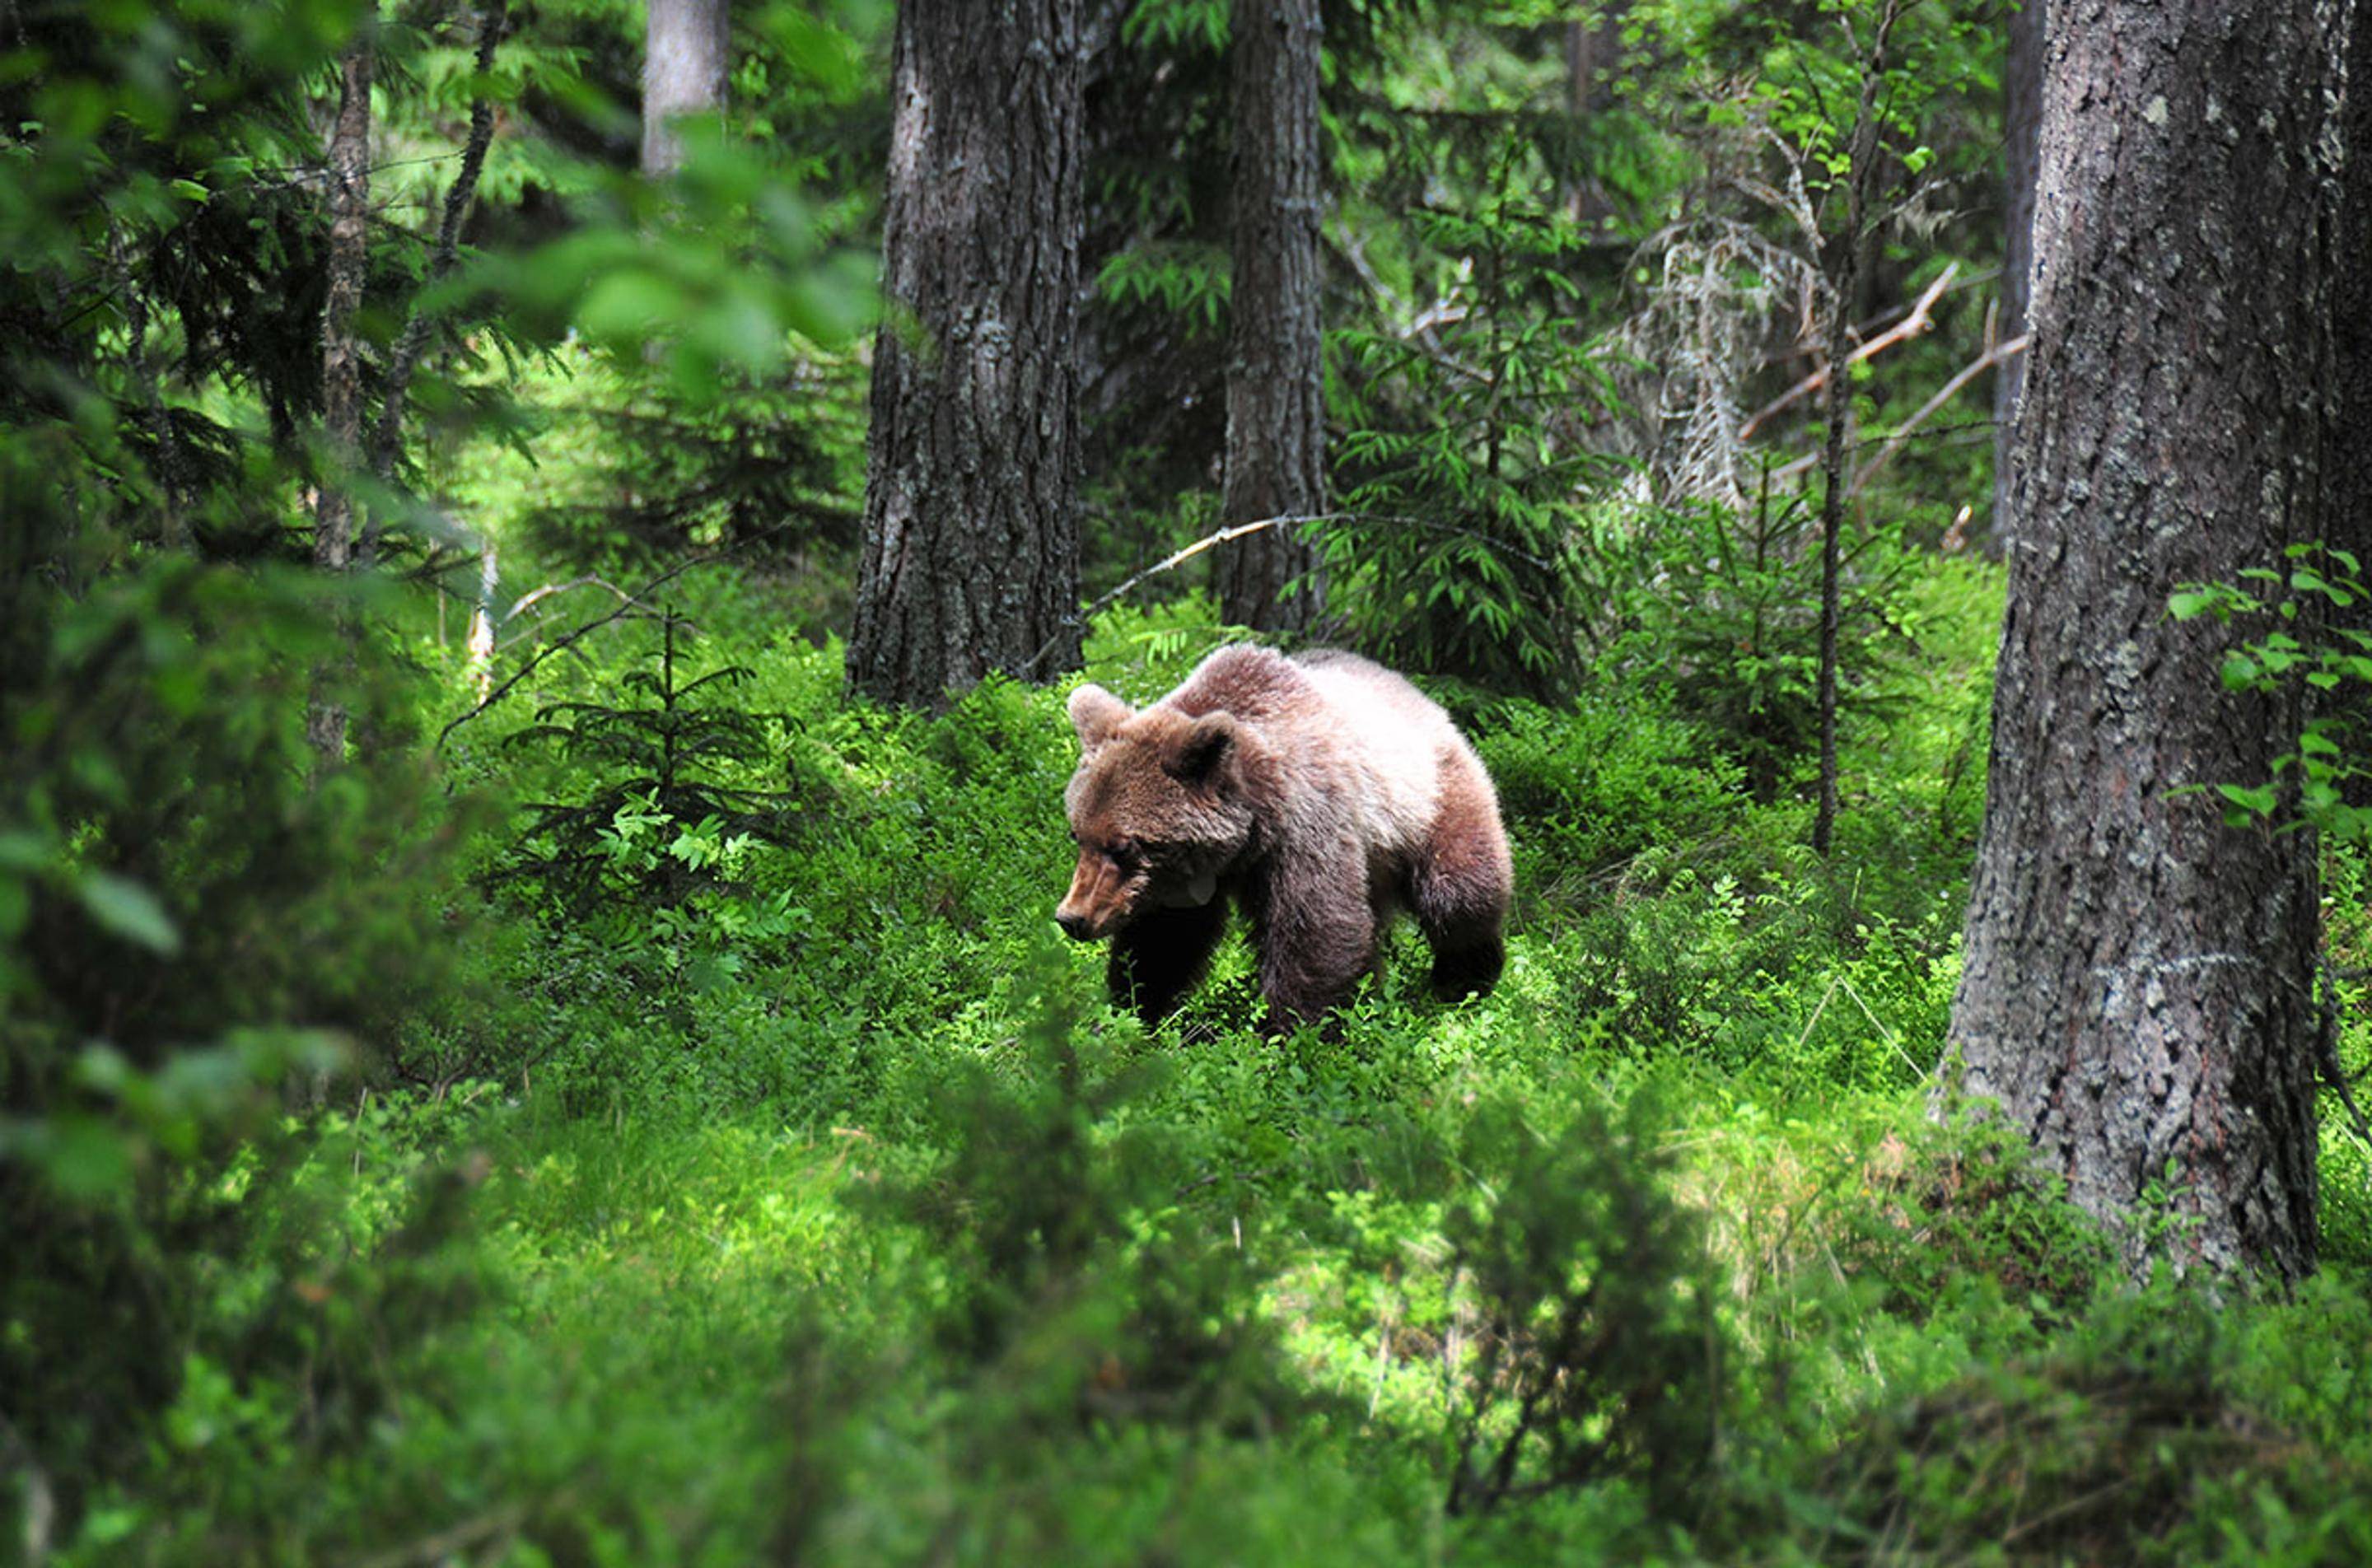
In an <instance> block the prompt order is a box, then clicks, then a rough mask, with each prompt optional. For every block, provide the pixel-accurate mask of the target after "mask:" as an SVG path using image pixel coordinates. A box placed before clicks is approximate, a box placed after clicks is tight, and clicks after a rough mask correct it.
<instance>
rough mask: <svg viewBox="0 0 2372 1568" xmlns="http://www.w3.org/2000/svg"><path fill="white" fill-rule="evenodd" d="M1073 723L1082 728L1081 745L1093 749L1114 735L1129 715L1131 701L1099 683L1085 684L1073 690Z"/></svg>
mask: <svg viewBox="0 0 2372 1568" xmlns="http://www.w3.org/2000/svg"><path fill="white" fill-rule="evenodd" d="M1070 714H1071V727H1072V728H1073V729H1076V730H1077V731H1078V732H1079V749H1080V750H1082V751H1093V750H1094V749H1096V748H1097V747H1099V746H1101V745H1102V744H1103V743H1104V742H1105V741H1107V740H1110V738H1112V732H1113V731H1114V730H1116V729H1118V728H1120V726H1122V725H1123V724H1126V723H1127V722H1128V719H1129V712H1128V704H1127V703H1123V702H1122V701H1121V700H1120V699H1119V698H1118V697H1115V696H1113V695H1112V694H1111V693H1110V692H1109V691H1105V690H1104V689H1103V688H1102V687H1100V686H1082V687H1080V688H1079V689H1078V690H1077V691H1074V692H1072V693H1071V703H1070Z"/></svg>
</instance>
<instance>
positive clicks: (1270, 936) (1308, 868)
mask: <svg viewBox="0 0 2372 1568" xmlns="http://www.w3.org/2000/svg"><path fill="white" fill-rule="evenodd" d="M1376 933H1377V923H1376V914H1375V911H1374V909H1373V907H1372V906H1371V905H1370V903H1369V900H1368V897H1367V874H1366V862H1365V859H1364V858H1363V857H1362V856H1361V855H1360V854H1359V853H1358V851H1357V848H1356V846H1346V847H1344V848H1343V850H1342V851H1341V852H1340V853H1337V854H1326V855H1296V856H1291V857H1285V856H1280V857H1279V858H1278V859H1277V860H1275V861H1273V862H1272V863H1271V864H1270V867H1269V875H1268V877H1267V878H1266V879H1265V886H1264V887H1262V889H1260V896H1259V898H1258V900H1257V902H1256V904H1255V907H1254V908H1253V910H1252V940H1253V942H1254V943H1255V944H1256V945H1257V946H1258V947H1259V949H1260V977H1261V994H1262V996H1264V997H1266V998H1267V1000H1268V1005H1269V1011H1270V1014H1271V1020H1270V1021H1271V1023H1272V1024H1273V1025H1275V1026H1278V1027H1283V1028H1291V1027H1292V1026H1294V1025H1296V1024H1303V1023H1308V1022H1310V1021H1312V1020H1314V1019H1317V1018H1319V1017H1321V1016H1324V1015H1325V1014H1327V1013H1328V1012H1330V1011H1331V1010H1332V1009H1333V1008H1334V1007H1336V1006H1338V1005H1341V1004H1342V1003H1343V1001H1344V1000H1345V999H1346V998H1348V997H1349V996H1350V994H1351V993H1352V991H1353V990H1354V989H1355V988H1356V987H1357V985H1358V983H1359V981H1360V980H1361V979H1362V978H1364V977H1365V976H1366V975H1367V974H1368V973H1369V972H1370V971H1372V970H1374V969H1375V967H1376Z"/></svg>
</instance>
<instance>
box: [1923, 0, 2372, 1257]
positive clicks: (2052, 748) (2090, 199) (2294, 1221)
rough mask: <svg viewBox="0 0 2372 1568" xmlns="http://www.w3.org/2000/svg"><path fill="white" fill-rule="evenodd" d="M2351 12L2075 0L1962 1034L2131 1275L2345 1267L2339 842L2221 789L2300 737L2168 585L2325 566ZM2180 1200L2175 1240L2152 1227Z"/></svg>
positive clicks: (2206, 2) (2055, 72)
mask: <svg viewBox="0 0 2372 1568" xmlns="http://www.w3.org/2000/svg"><path fill="white" fill-rule="evenodd" d="M2338 10H2339V7H2338V6H2337V5H2336V4H2334V3H2333V0H2177V3H2175V4H2169V5H2150V4H2143V3H2141V0H2052V6H2051V9H2050V15H2049V20H2048V27H2047V32H2046V48H2047V50H2048V53H2049V69H2048V71H2047V72H2046V75H2045V81H2044V88H2043V112H2042V131H2041V202H2040V203H2038V206H2037V209H2036V215H2035V231H2034V243H2035V253H2036V256H2037V259H2038V264H2037V267H2036V269H2035V274H2034V295H2033V318H2034V327H2035V333H2036V342H2037V344H2038V346H2039V349H2040V353H2039V354H2038V355H2037V357H2036V359H2035V364H2034V372H2033V376H2032V378H2031V379H2030V381H2029V393H2028V396H2027V399H2026V404H2025V407H2024V410H2023V412H2022V414H2021V417H2020V419H2019V422H2018V429H2017V443H2016V446H2017V450H2016V460H2015V462H2014V464H2013V472H2014V474H2015V476H2016V477H2015V481H2014V490H2013V494H2012V501H2011V506H2012V516H2013V519H2014V525H2015V526H2014V528H2013V529H2012V533H2011V538H2012V550H2011V552H2010V561H2011V565H2010V588H2009V608H2008V612H2007V615H2006V619H2005V621H2004V625H2003V633H2002V650H2001V665H2000V671H1999V674H1998V677H1997V679H1996V685H1995V692H1994V735H1993V755H1992V774H1991V785H1990V789H1989V793H1988V796H1987V803H1986V810H1985V820H1984V827H1983V830H1982V834H1981V837H1980V840H1979V845H1978V857H1977V865H1976V876H1975V881H1974V884H1973V886H1972V888H1971V894H1970V902H1969V916H1968V924H1967V929H1966V935H1965V968H1964V971H1963V975H1962V979H1961V982H1960V988H1959V994H1958V996H1957V997H1956V998H1955V1000H1954V1004H1953V1014H1952V1028H1951V1038H1952V1041H1953V1043H1954V1045H1955V1046H1956V1047H1957V1049H1958V1051H1959V1053H1960V1056H1961V1059H1962V1061H1963V1063H1965V1070H1964V1074H1963V1076H1962V1083H1963V1085H1964V1086H1965V1087H1966V1088H1967V1089H1968V1090H1969V1091H1971V1093H1972V1094H1974V1095H1976V1096H1979V1097H1985V1098H1993V1099H1995V1100H1997V1101H1998V1102H1999V1106H2000V1108H2001V1112H2002V1113H2003V1114H2004V1115H2006V1117H2007V1118H2009V1119H2010V1121H2012V1122H2013V1123H2014V1124H2015V1125H2016V1126H2017V1127H2018V1128H2020V1129H2021V1130H2023V1131H2024V1132H2026V1133H2027V1134H2028V1136H2029V1137H2030V1138H2031V1139H2032V1140H2033V1143H2034V1144H2035V1146H2036V1148H2037V1151H2038V1154H2039V1156H2040V1158H2041V1161H2042V1163H2043V1164H2044V1165H2045V1166H2047V1167H2050V1168H2052V1169H2053V1170H2056V1171H2058V1172H2061V1173H2063V1174H2064V1176H2065V1177H2066V1179H2067V1181H2068V1183H2069V1188H2070V1192H2071V1195H2072V1196H2073V1197H2074V1199H2075V1201H2076V1202H2077V1203H2079V1204H2081V1205H2082V1206H2083V1207H2084V1208H2086V1209H2087V1210H2089V1211H2091V1212H2092V1213H2093V1214H2098V1215H2100V1216H2101V1217H2103V1218H2104V1219H2106V1220H2108V1221H2109V1222H2110V1225H2111V1226H2112V1228H2114V1229H2115V1230H2116V1231H2117V1232H2118V1233H2119V1234H2120V1235H2121V1237H2122V1244H2123V1247H2124V1249H2125V1253H2126V1258H2127V1260H2128V1262H2129V1263H2132V1264H2134V1265H2136V1266H2138V1265H2139V1263H2140V1262H2141V1261H2142V1260H2143V1258H2144V1256H2145V1253H2146V1251H2147V1250H2148V1249H2150V1247H2151V1246H2152V1245H2153V1239H2154V1237H2155V1240H2156V1244H2157V1246H2159V1247H2160V1248H2162V1249H2164V1250H2165V1251H2167V1252H2168V1253H2169V1254H2170V1255H2171V1257H2172V1260H2174V1261H2175V1262H2176V1263H2177V1264H2178V1266H2181V1267H2186V1268H2188V1267H2193V1266H2205V1267H2207V1268H2210V1269H2215V1270H2224V1269H2229V1268H2231V1267H2234V1266H2236V1265H2238V1264H2242V1263H2253V1264H2260V1265H2263V1266H2265V1267H2267V1268H2269V1269H2271V1270H2272V1271H2273V1272H2275V1273H2276V1274H2278V1275H2280V1276H2282V1277H2285V1278H2295V1277H2296V1276H2298V1275H2300V1274H2303V1273H2305V1272H2308V1270H2310V1269H2311V1268H2312V1267H2313V1265H2314V1260H2315V1132H2314V1120H2313V1118H2314V1040H2315V1029H2316V1009H2315V1003H2314V998H2313V995H2312V984H2311V981H2312V974H2313V966H2314V957H2315V952H2316V947H2317V940H2318V932H2317V910H2316V880H2315V860H2314V848H2313V845H2312V843H2311V842H2310V841H2309V838H2308V835H2306V834H2304V833H2302V832H2285V833H2267V832H2262V831H2259V830H2244V829H2233V828H2227V827H2226V826H2225V825H2224V823H2223V820H2222V817H2221V813H2220V812H2219V810H2218V807H2217V802H2216V799H2215V796H2214V794H2213V789H2212V786H2214V785H2215V784H2219V783H2253V782H2255V781H2257V780H2260V779H2262V778H2265V777H2267V776H2268V775H2269V774H2270V772H2271V768H2272V764H2273V759H2274V757H2275V756H2276V755H2278V754H2280V753H2281V752H2282V751H2284V750H2285V749H2287V748H2288V747H2289V746H2290V745H2291V744H2292V743H2293V741H2294V738H2295V736H2296V729H2297V725H2298V721H2299V701H2298V699H2297V697H2296V694H2295V693H2291V692H2285V693H2277V694H2272V695H2262V696H2260V695H2254V694H2250V695H2239V694H2227V693H2226V692H2224V691H2222V689H2221V687H2220V684H2219V682H2218V679H2217V667H2218V663H2219V660H2220V656H2221V654H2222V651H2223V648H2224V646H2225V645H2226V644H2227V640H2228V638H2229V636H2230V635H2231V633H2229V632H2227V631H2222V630H2219V629H2218V628H2216V627H2215V626H2214V625H2213V624H2212V623H2211V622H2210V621H2206V620H2204V619H2203V620H2200V621H2188V622H2184V623H2180V624H2177V623H2175V622H2173V621H2170V620H2169V618H2168V615H2167V599H2168V595H2169V591H2170V590H2171V589H2172V588H2173V587H2175V586H2176V585H2177V584H2179V583H2181V582H2185V581H2190V580H2223V581H2230V580H2232V579H2233V578H2234V576H2235V575H2236V574H2237V573H2238V572H2239V571H2240V570H2242V569H2243V568H2246V567H2250V566H2256V565H2262V564H2265V563H2273V562H2278V560H2279V559H2280V556H2281V552H2282V550H2283V548H2284V547H2285V546H2286V545H2288V544H2290V543H2292V542H2294V541H2296V540H2306V539H2310V538H2313V537H2314V536H2315V535H2316V533H2317V532H2318V527H2319V520H2320V519H2319V514H2320V488H2319V486H2320V477H2321V476H2320V472H2319V462H2320V446H2321V436H2322V423H2323V418H2324V409H2323V398H2324V395H2325V394H2324V389H2325V388H2326V387H2327V386H2328V385H2329V372H2330V368H2331V356H2330V331H2329V326H2328V322H2327V319H2326V316H2325V308H2326V305H2327V300H2326V297H2325V294H2326V284H2327V279H2326V275H2325V273H2326V264H2325V261H2324V251H2323V241H2324V239H2325V238H2326V235H2325V216H2324V215H2325V212H2326V208H2325V205H2324V202H2323V184H2324V181H2325V180H2326V179H2327V178H2328V175H2329V173H2330V171H2329V170H2328V169H2326V168H2323V167H2321V165H2320V163H2319V161H2318V156H2319V155H2318V149H2319V148H2320V147H2321V146H2322V145H2323V143H2324V138H2325V136H2326V135H2327V134H2329V133H2330V132H2331V131H2332V129H2333V127H2332V126H2331V125H2330V124H2328V123H2327V118H2328V115H2329V112H2330V109H2331V105H2332V104H2333V103H2334V102H2335V95H2336V93H2337V91H2338V87H2339V84H2338V81H2337V75H2336V71H2335V55H2334V49H2335V46H2336V45H2337V43H2338V42H2339V38H2338V33H2337V27H2336V20H2335V18H2336V16H2337V13H2338ZM2154 1188H2156V1189H2157V1190H2158V1191H2162V1192H2163V1194H2164V1202H2165V1203H2166V1204H2167V1205H2168V1207H2169V1210H2170V1215H2171V1217H2172V1218H2173V1219H2174V1220H2175V1221H2176V1222H2177V1223H2176V1224H2175V1225H2172V1226H2171V1227H2169V1228H2165V1229H2162V1230H2159V1229H2154V1227H2153V1226H2152V1225H2150V1224H2149V1223H2148V1219H2149V1216H2148V1215H2147V1214H2145V1208H2147V1206H2148V1205H2149V1203H2150V1198H2149V1196H2148V1195H2149V1194H2150V1193H2151V1191H2152V1190H2153V1189H2154Z"/></svg>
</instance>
